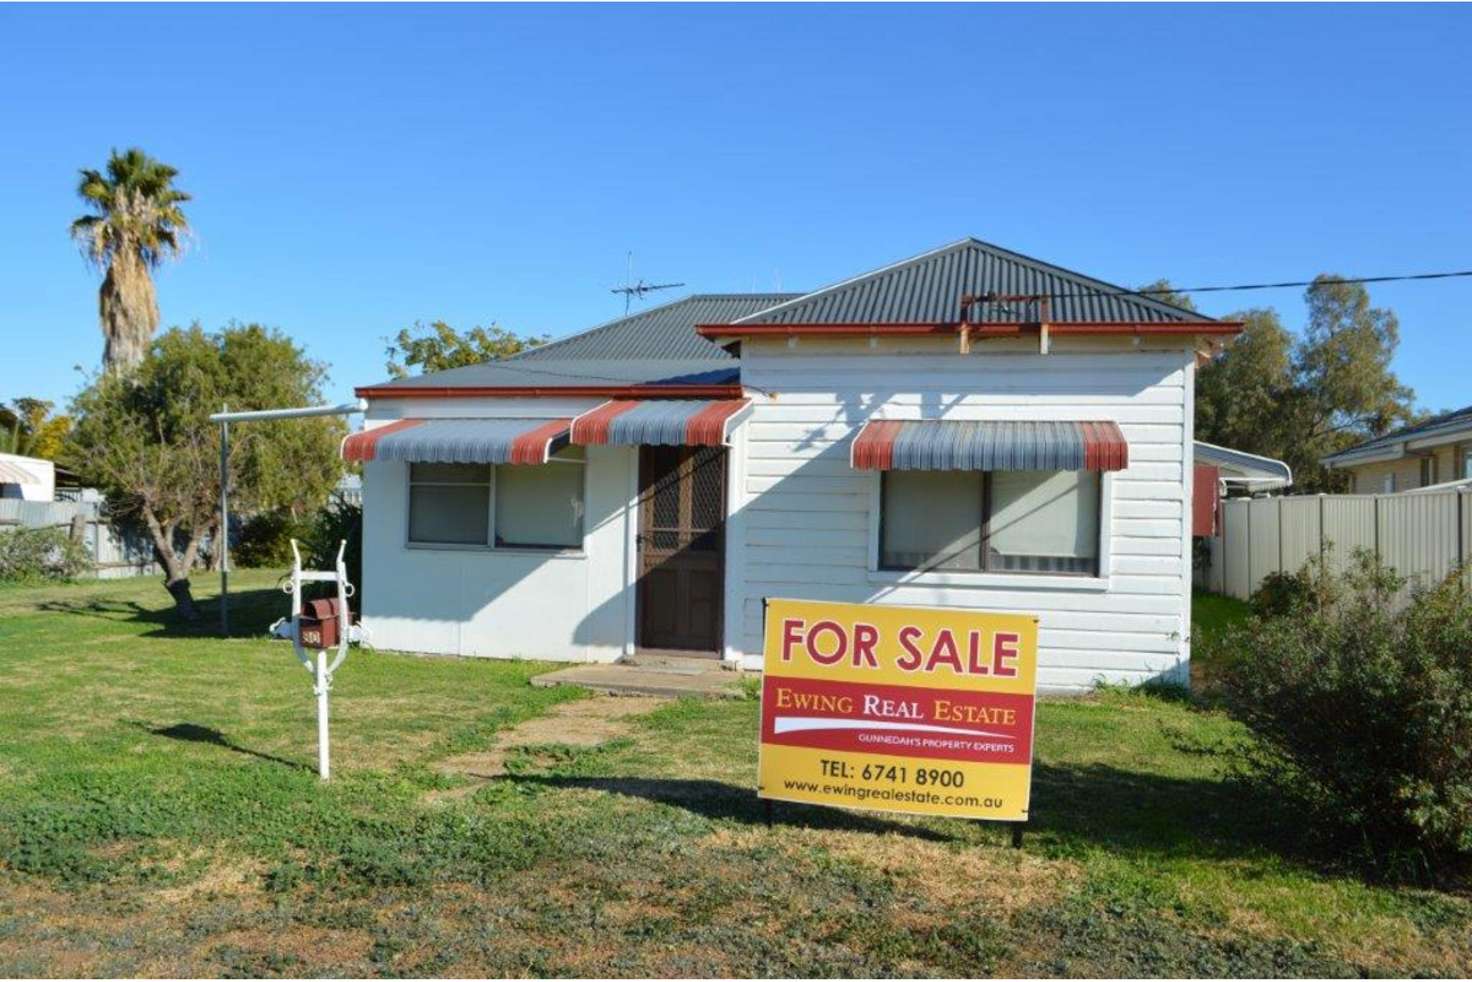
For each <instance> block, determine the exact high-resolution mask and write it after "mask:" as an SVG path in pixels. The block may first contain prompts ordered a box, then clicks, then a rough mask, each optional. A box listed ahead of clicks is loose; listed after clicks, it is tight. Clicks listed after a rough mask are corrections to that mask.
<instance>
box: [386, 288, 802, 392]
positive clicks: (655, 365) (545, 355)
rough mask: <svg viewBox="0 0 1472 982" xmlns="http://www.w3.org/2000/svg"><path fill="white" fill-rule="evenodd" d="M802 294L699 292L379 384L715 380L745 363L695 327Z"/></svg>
mask: <svg viewBox="0 0 1472 982" xmlns="http://www.w3.org/2000/svg"><path fill="white" fill-rule="evenodd" d="M798 296H801V294H797V293H698V294H695V295H694V296H690V297H686V298H685V299H683V300H676V301H674V302H673V303H667V304H664V305H662V306H659V307H654V308H651V309H649V310H644V311H640V312H639V313H637V314H633V315H630V316H628V317H620V318H619V319H618V320H614V321H609V322H608V323H606V324H601V325H599V326H598V327H594V328H590V329H589V330H586V331H582V332H580V333H578V334H574V335H572V336H570V337H566V338H563V339H561V340H560V341H552V342H549V343H548V344H545V345H542V346H541V347H538V348H532V349H530V350H528V351H523V352H521V353H520V354H516V355H512V356H511V357H509V358H501V359H498V360H496V361H488V362H482V363H481V364H479V365H467V366H464V367H462V368H451V369H447V370H445V371H443V372H432V373H429V374H427V375H415V376H411V377H409V378H403V379H395V380H394V381H391V382H385V383H383V384H381V385H376V386H373V388H374V389H375V390H381V389H412V388H438V387H447V388H460V387H470V388H479V387H491V388H507V387H509V388H533V387H535V388H544V389H556V388H570V387H577V386H589V385H610V386H613V385H671V384H683V385H717V384H726V383H735V382H737V381H739V380H740V377H741V369H740V363H739V362H738V361H737V360H736V359H735V358H733V357H732V356H731V355H730V354H728V353H727V352H726V351H725V350H724V349H723V348H721V347H720V346H719V345H717V344H714V343H712V342H710V341H707V340H706V339H705V338H703V337H701V336H700V335H699V334H696V333H695V325H696V324H711V323H716V324H719V323H724V322H726V321H731V320H735V319H736V318H738V317H744V316H746V315H747V314H750V313H752V312H754V311H758V310H765V309H766V308H768V307H771V306H772V305H774V304H778V303H781V302H783V301H784V300H791V299H793V298H794V297H798Z"/></svg>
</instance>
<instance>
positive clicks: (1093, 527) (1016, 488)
mask: <svg viewBox="0 0 1472 982" xmlns="http://www.w3.org/2000/svg"><path fill="white" fill-rule="evenodd" d="M991 482H992V487H991V503H992V518H991V528H990V532H991V537H990V546H991V550H990V556H989V559H990V563H989V568H991V569H993V570H1006V571H1021V572H1038V573H1093V572H1095V570H1096V568H1097V565H1098V563H1097V560H1098V555H1099V475H1098V474H1096V473H1093V472H1090V471H996V472H994V473H992V475H991Z"/></svg>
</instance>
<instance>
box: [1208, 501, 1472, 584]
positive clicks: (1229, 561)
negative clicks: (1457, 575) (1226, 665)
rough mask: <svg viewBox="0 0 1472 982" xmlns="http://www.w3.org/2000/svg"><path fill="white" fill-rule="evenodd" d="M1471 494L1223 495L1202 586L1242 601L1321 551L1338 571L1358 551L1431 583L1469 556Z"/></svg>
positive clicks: (1471, 552)
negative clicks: (1267, 578)
mask: <svg viewBox="0 0 1472 982" xmlns="http://www.w3.org/2000/svg"><path fill="white" fill-rule="evenodd" d="M1469 498H1472V494H1469V493H1468V491H1467V490H1466V489H1456V490H1450V491H1436V492H1427V493H1420V494H1322V495H1315V496H1301V497H1298V496H1285V497H1279V498H1253V499H1248V498H1228V499H1226V500H1224V501H1222V503H1221V522H1220V524H1221V527H1220V528H1219V529H1218V530H1217V535H1216V537H1215V538H1212V539H1208V540H1207V542H1208V545H1209V546H1210V561H1209V563H1208V565H1207V567H1206V570H1205V575H1204V578H1203V580H1202V581H1201V582H1202V585H1204V586H1205V587H1206V589H1208V590H1211V591H1212V592H1214V593H1225V594H1228V595H1229V596H1233V597H1238V598H1240V599H1243V600H1246V599H1247V598H1248V597H1250V596H1251V595H1252V593H1253V592H1254V591H1255V590H1256V589H1257V588H1258V586H1259V585H1260V584H1261V583H1262V580H1263V577H1265V576H1267V575H1268V574H1269V573H1275V572H1278V571H1282V572H1286V573H1296V572H1298V570H1300V569H1302V568H1303V565H1304V563H1306V562H1308V561H1309V560H1310V559H1312V558H1316V557H1319V556H1322V557H1323V559H1324V561H1325V563H1326V564H1327V565H1328V567H1329V568H1330V569H1331V570H1336V571H1342V570H1343V569H1344V568H1345V567H1346V566H1347V565H1348V564H1349V562H1350V560H1351V557H1352V555H1353V553H1354V552H1355V551H1356V550H1358V549H1368V550H1370V551H1371V552H1373V553H1375V554H1376V555H1378V556H1379V557H1380V562H1381V563H1382V564H1383V565H1385V566H1389V567H1391V568H1393V569H1395V570H1396V571H1397V572H1399V573H1400V574H1401V575H1402V576H1406V577H1409V578H1410V579H1411V580H1412V581H1413V582H1419V583H1420V584H1422V585H1425V586H1430V585H1433V584H1434V583H1436V582H1439V581H1440V580H1442V579H1444V578H1445V577H1446V576H1447V574H1449V573H1450V572H1451V571H1452V570H1454V569H1456V568H1457V567H1458V566H1459V565H1461V564H1462V563H1463V562H1464V561H1465V560H1467V559H1472V513H1469V509H1472V501H1469Z"/></svg>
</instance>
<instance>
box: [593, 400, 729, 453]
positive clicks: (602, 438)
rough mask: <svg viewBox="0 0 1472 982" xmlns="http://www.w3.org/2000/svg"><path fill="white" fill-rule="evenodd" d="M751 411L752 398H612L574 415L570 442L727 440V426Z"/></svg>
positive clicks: (693, 443) (705, 443)
mask: <svg viewBox="0 0 1472 982" xmlns="http://www.w3.org/2000/svg"><path fill="white" fill-rule="evenodd" d="M750 412H751V400H750V399H616V400H614V401H612V402H605V403H604V404H603V405H601V406H598V407H597V408H596V409H590V410H588V411H587V412H586V413H583V414H582V415H581V416H579V417H578V418H577V419H574V420H573V421H572V442H573V443H576V444H581V445H584V446H603V445H607V446H616V447H633V446H640V445H642V444H662V445H666V446H686V447H724V446H730V442H731V431H732V430H734V429H735V428H736V426H737V425H738V424H739V423H740V422H741V421H742V420H743V419H745V418H746V417H747V415H749V414H750Z"/></svg>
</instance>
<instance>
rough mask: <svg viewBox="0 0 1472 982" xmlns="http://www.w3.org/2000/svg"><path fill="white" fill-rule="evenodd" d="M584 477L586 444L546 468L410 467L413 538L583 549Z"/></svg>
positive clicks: (446, 542)
mask: <svg viewBox="0 0 1472 982" xmlns="http://www.w3.org/2000/svg"><path fill="white" fill-rule="evenodd" d="M583 472H584V466H583V449H582V448H581V447H569V448H566V449H564V450H562V451H560V452H558V453H557V454H554V455H553V457H552V459H551V460H550V461H548V462H547V463H546V464H530V465H513V464H498V465H496V466H495V467H494V468H493V467H491V466H490V465H489V464H410V465H409V541H410V542H411V543H415V544H420V545H458V546H489V545H492V544H494V545H495V546H497V547H501V548H508V549H578V548H581V547H582V544H583ZM493 519H494V520H493Z"/></svg>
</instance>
